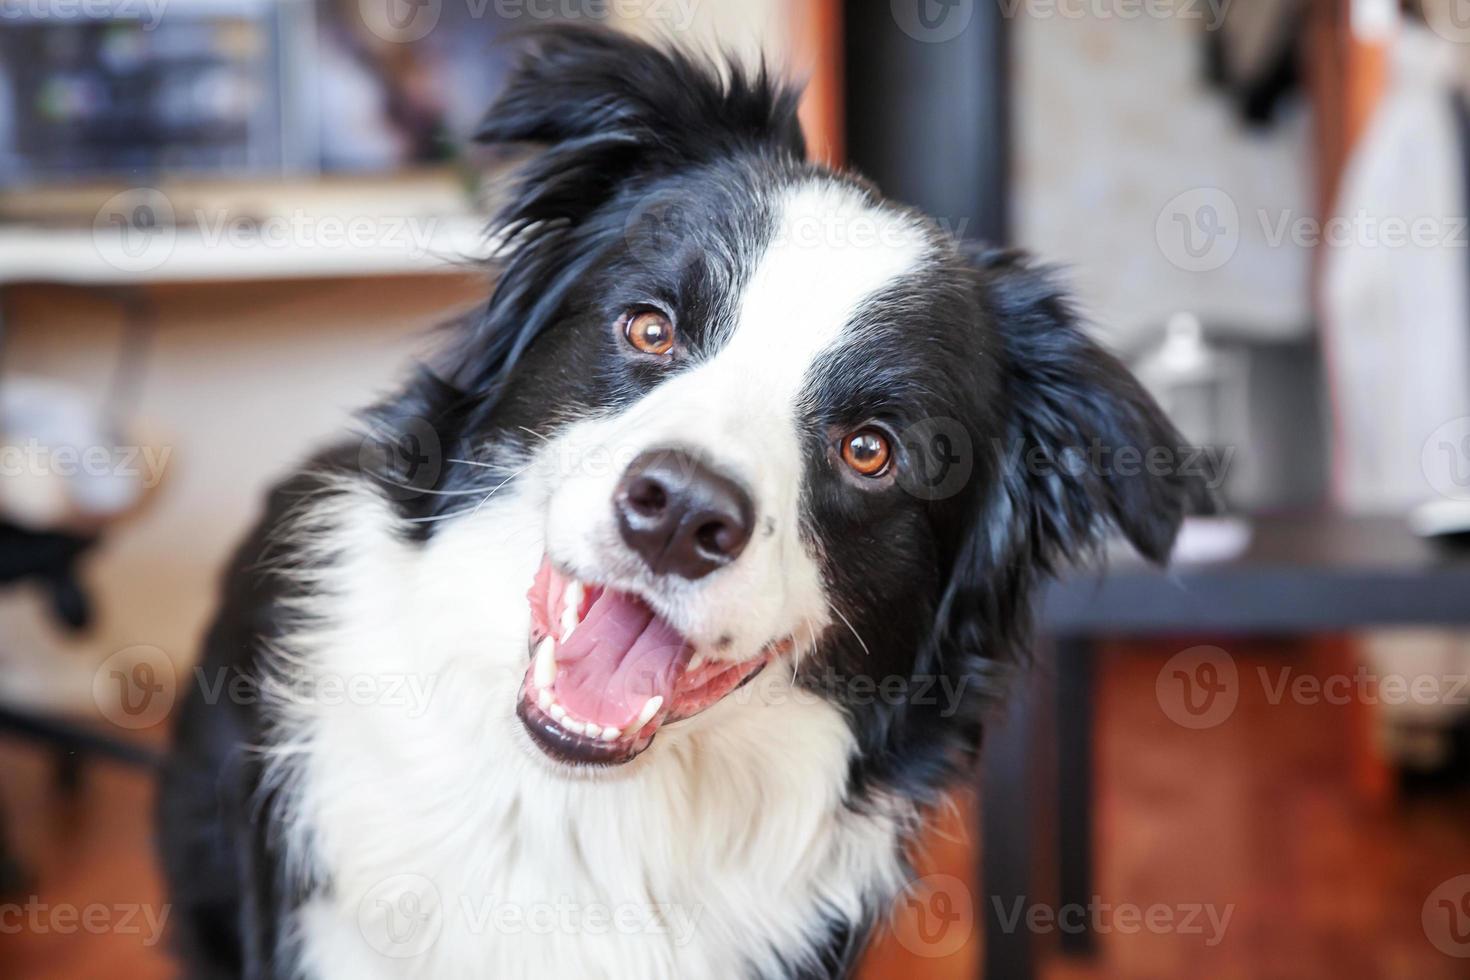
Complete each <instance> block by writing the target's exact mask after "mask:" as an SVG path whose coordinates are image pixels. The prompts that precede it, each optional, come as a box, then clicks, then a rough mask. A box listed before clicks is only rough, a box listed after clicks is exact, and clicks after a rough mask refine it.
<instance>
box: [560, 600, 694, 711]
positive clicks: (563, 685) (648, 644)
mask: <svg viewBox="0 0 1470 980" xmlns="http://www.w3.org/2000/svg"><path fill="white" fill-rule="evenodd" d="M691 653H692V651H691V650H690V648H689V646H688V644H687V643H685V641H684V637H683V636H681V635H680V634H679V632H678V631H677V630H675V629H674V628H673V627H672V626H670V625H668V624H667V623H665V622H664V621H663V620H661V619H659V618H658V617H657V616H655V615H654V614H653V610H651V609H649V608H648V606H646V605H644V604H643V603H642V602H641V601H639V600H638V599H637V598H635V597H634V596H630V595H627V594H626V593H622V592H616V591H613V590H612V589H608V590H606V591H604V592H603V593H602V595H600V596H598V598H597V600H596V601H595V602H593V603H592V608H590V609H589V610H587V616H586V618H584V619H583V620H582V623H581V625H579V626H578V627H577V628H576V629H575V630H574V631H573V633H572V636H571V639H569V640H567V641H566V642H565V643H563V644H562V645H561V646H559V647H558V648H557V651H556V666H557V671H556V682H555V684H553V685H552V687H553V690H554V691H555V693H556V700H557V701H558V702H559V703H560V704H561V705H562V706H563V707H565V708H566V709H567V710H568V711H570V712H571V713H572V714H573V715H575V716H576V717H578V718H581V719H582V720H584V721H594V722H596V723H597V724H599V725H602V726H604V727H608V726H611V727H615V728H621V729H626V728H627V727H628V726H629V725H630V724H632V723H633V722H634V721H635V720H636V719H637V718H638V715H639V714H640V713H641V712H642V711H643V706H644V705H645V704H647V703H648V699H649V698H652V697H661V698H663V699H664V700H663V703H664V705H665V707H668V706H671V705H672V704H673V703H674V693H675V691H676V690H677V688H678V684H679V677H680V675H682V674H683V672H684V668H685V667H686V666H687V665H688V663H689V657H690V654H691Z"/></svg>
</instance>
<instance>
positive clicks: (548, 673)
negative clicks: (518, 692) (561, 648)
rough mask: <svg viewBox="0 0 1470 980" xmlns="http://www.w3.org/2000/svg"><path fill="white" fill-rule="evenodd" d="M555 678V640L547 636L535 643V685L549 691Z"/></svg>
mask: <svg viewBox="0 0 1470 980" xmlns="http://www.w3.org/2000/svg"><path fill="white" fill-rule="evenodd" d="M555 680H556V641H555V640H553V639H552V638H551V637H549V636H548V637H546V639H544V640H542V641H541V642H540V643H538V644H537V645H536V686H537V687H539V688H540V689H541V690H543V691H549V690H551V685H552V683H553V682H554V681H555Z"/></svg>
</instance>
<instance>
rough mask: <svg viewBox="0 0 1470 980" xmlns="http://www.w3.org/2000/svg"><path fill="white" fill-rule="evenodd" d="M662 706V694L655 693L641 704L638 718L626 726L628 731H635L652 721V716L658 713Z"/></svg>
mask: <svg viewBox="0 0 1470 980" xmlns="http://www.w3.org/2000/svg"><path fill="white" fill-rule="evenodd" d="M663 706H664V699H663V695H661V694H655V695H654V696H653V697H651V698H649V699H648V701H647V702H646V703H645V704H644V705H643V710H642V711H640V712H638V720H637V721H635V722H633V724H631V725H629V726H628V730H629V731H637V730H638V729H640V728H642V727H643V726H644V725H646V724H648V723H649V722H650V721H653V716H654V715H656V714H658V709H659V708H662V707H663Z"/></svg>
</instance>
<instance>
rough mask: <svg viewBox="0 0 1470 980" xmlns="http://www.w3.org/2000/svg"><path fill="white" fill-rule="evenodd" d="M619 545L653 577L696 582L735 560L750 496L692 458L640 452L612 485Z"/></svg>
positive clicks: (750, 520)
mask: <svg viewBox="0 0 1470 980" xmlns="http://www.w3.org/2000/svg"><path fill="white" fill-rule="evenodd" d="M613 507H614V508H615V509H616V510H617V514H618V530H619V531H621V532H622V535H623V540H624V541H626V542H627V543H628V546H629V547H630V548H632V549H633V550H634V551H636V552H638V554H640V555H642V556H643V560H644V561H645V562H647V563H648V567H649V568H651V569H652V570H653V571H654V572H656V573H658V574H660V575H663V574H670V575H678V576H680V577H681V578H687V579H696V578H701V577H703V576H705V575H708V574H709V573H710V572H712V571H714V570H715V569H717V568H719V567H721V566H722V565H728V564H729V563H730V562H732V561H734V560H735V559H736V558H738V557H740V552H742V551H744V550H745V545H746V542H748V541H749V540H750V529H751V527H752V525H753V524H754V521H755V515H754V513H753V508H752V507H751V503H750V495H749V494H748V493H746V492H745V491H744V490H743V489H742V488H741V487H740V485H739V484H738V483H736V482H735V481H734V480H731V479H730V478H728V477H725V476H721V475H720V474H718V473H716V472H714V471H713V470H711V469H710V468H709V467H707V466H705V465H704V464H703V463H700V462H699V461H698V460H696V459H695V458H694V457H693V456H690V455H689V454H687V453H682V452H679V451H678V450H673V449H663V450H655V451H651V452H645V453H643V454H642V455H640V456H639V457H638V458H637V459H635V460H633V462H632V463H630V464H629V465H628V469H627V471H626V472H624V473H623V478H622V480H620V481H619V482H618V489H617V493H616V495H615V496H614V499H613Z"/></svg>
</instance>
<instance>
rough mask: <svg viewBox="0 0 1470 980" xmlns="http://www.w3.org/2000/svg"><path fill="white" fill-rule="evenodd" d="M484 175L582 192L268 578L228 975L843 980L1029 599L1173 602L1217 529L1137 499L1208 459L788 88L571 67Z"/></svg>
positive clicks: (1046, 306)
mask: <svg viewBox="0 0 1470 980" xmlns="http://www.w3.org/2000/svg"><path fill="white" fill-rule="evenodd" d="M481 135H482V137H483V138H484V139H485V140H487V141H493V142H497V143H499V142H506V143H520V142H526V143H536V144H541V145H543V146H544V151H543V152H542V153H541V154H540V155H539V156H536V157H535V158H533V159H532V161H531V162H530V163H528V164H527V165H526V166H525V167H524V169H523V170H522V171H521V174H520V176H519V178H518V181H517V182H516V183H515V185H514V187H513V188H512V192H511V198H510V200H509V203H508V204H507V205H506V207H505V208H504V211H503V213H502V215H501V217H500V219H499V221H498V224H497V229H498V230H499V232H500V233H501V234H503V235H504V236H505V241H506V243H507V244H506V245H505V247H504V252H503V255H504V258H503V261H502V262H501V264H500V268H499V270H498V272H499V278H498V282H497V284H496V287H495V290H494V294H493V296H492V297H491V299H490V301H489V303H488V306H487V307H486V308H485V309H484V310H483V312H482V313H481V314H480V315H479V316H478V317H477V318H476V319H475V320H474V321H473V322H471V323H469V324H467V325H465V326H464V328H463V329H462V332H461V333H460V334H459V336H458V337H457V339H456V342H455V344H454V345H453V347H452V350H450V351H449V352H448V353H447V355H446V356H445V357H444V358H443V360H442V362H440V363H439V364H437V365H436V366H435V368H434V369H433V370H424V371H422V372H421V373H420V374H419V375H418V376H417V377H416V378H415V379H414V380H412V381H411V382H410V383H408V384H407V385H406V386H405V388H404V389H403V390H402V392H401V393H400V394H398V395H397V396H396V397H395V398H393V399H392V400H390V401H389V402H387V403H386V404H383V405H380V406H379V407H378V408H377V409H375V410H374V411H373V412H372V413H371V414H370V416H369V419H370V422H371V425H372V427H373V428H374V431H375V432H378V433H386V434H387V436H386V441H387V442H388V443H390V444H391V445H393V446H399V445H402V444H404V443H405V442H406V443H408V444H411V445H412V446H413V447H414V448H413V449H412V451H411V452H407V453H397V452H379V451H377V449H376V448H375V447H376V446H377V445H378V442H375V441H371V440H370V441H369V442H367V443H364V444H359V443H357V442H353V443H352V444H350V445H344V446H343V447H342V448H339V449H337V450H334V451H330V452H327V453H324V454H323V455H321V456H319V457H318V458H317V459H315V460H314V461H313V462H312V463H311V464H310V465H309V466H307V467H305V468H304V469H303V470H302V472H301V473H300V474H299V475H297V476H295V477H293V478H291V479H290V480H288V481H286V482H285V483H284V484H283V485H281V486H280V487H279V488H278V489H277V491H276V492H275V493H274V495H273V497H272V499H271V502H270V507H269V513H268V514H267V516H266V517H265V519H264V521H263V522H262V524H261V525H260V526H259V527H258V528H257V530H256V531H255V532H254V534H253V535H252V536H251V538H250V540H249V541H248V542H247V543H246V544H245V546H244V547H243V549H242V550H241V552H240V553H239V555H238V556H237V558H236V559H235V562H234V564H233V567H232V568H231V570H230V572H229V575H228V578H227V581H226V586H225V594H224V600H223V608H222V610H221V612H220V614H219V617H218V619H217V620H216V622H215V623H214V626H213V628H212V630H211V631H210V633H209V636H208V641H207V647H206V650H205V661H204V668H203V672H202V673H201V674H200V676H201V677H216V678H217V677H219V676H220V673H221V672H224V673H225V674H227V675H228V676H229V678H230V679H231V680H232V681H239V682H240V683H238V684H233V683H228V684H226V685H225V686H224V687H223V688H221V687H218V686H214V685H208V686H206V685H203V684H201V685H198V688H199V689H198V690H195V691H194V692H193V694H192V695H191V697H190V698H189V700H188V701H187V702H186V703H185V705H184V707H183V710H182V715H181V717H180V719H179V725H178V731H177V747H176V750H175V753H174V756H173V758H172V761H171V764H170V766H169V769H168V772H167V774H166V778H165V782H164V788H163V792H162V801H161V823H162V841H163V847H164V851H165V857H166V864H167V870H168V875H169V879H170V882H171V888H172V895H173V901H174V907H175V914H174V921H175V924H176V926H177V927H178V936H177V939H178V941H179V946H180V947H181V952H182V955H183V956H184V958H185V960H186V963H187V965H188V969H189V975H191V976H199V977H225V976H229V977H240V976H243V977H250V978H266V977H298V976H299V977H305V978H312V980H321V978H339V977H342V978H351V980H370V978H387V977H424V978H433V980H454V978H466V977H493V978H496V980H512V978H520V977H528V978H529V977H562V978H578V980H583V978H596V977H606V978H630V980H631V978H638V980H657V978H667V980H693V978H719V980H725V978H733V977H750V978H757V977H759V978H770V980H775V978H796V977H835V976H842V975H845V974H846V973H847V972H848V970H849V969H850V968H851V965H852V964H853V962H854V960H855V958H856V956H857V954H858V953H859V952H860V951H861V949H862V947H863V944H864V940H865V939H866V938H867V936H868V934H869V931H870V928H871V926H872V925H873V924H874V923H875V922H876V921H878V920H879V919H880V918H881V917H882V916H883V915H884V914H885V912H886V910H887V908H888V906H889V903H890V902H891V901H892V899H893V897H894V896H895V894H896V893H897V892H898V890H900V889H901V888H902V887H903V885H904V880H905V863H904V851H905V845H906V843H907V842H908V841H909V839H910V837H911V835H912V834H913V832H914V830H915V829H916V827H917V825H918V823H919V820H920V818H921V815H922V814H923V813H924V811H925V809H926V808H927V807H929V806H931V805H933V804H934V803H935V802H937V801H938V800H939V799H940V798H941V794H942V793H943V791H944V788H945V786H946V784H947V783H948V782H949V781H950V780H951V779H952V778H955V777H958V776H960V775H962V774H964V773H965V772H966V771H967V768H966V767H967V766H968V764H969V761H970V760H971V759H972V758H973V755H974V752H975V749H976V747H977V745H978V741H979V736H980V727H981V709H982V707H983V706H984V704H985V703H986V702H987V700H988V699H989V698H991V697H993V696H994V695H995V693H996V692H997V690H998V688H999V682H1000V680H1001V679H1002V677H1003V675H1004V674H1005V672H1006V668H1007V665H1008V664H1010V663H1012V662H1014V660H1015V657H1016V654H1017V653H1019V652H1021V651H1022V650H1023V649H1024V646H1025V643H1026V641H1027V630H1028V628H1027V622H1028V618H1029V614H1028V605H1029V599H1030V596H1031V593H1032V590H1033V587H1034V586H1035V584H1036V583H1037V582H1038V580H1039V579H1040V578H1041V577H1042V576H1044V575H1045V574H1046V573H1047V572H1048V571H1049V570H1051V569H1052V568H1053V567H1054V565H1056V564H1057V563H1060V562H1062V561H1065V560H1066V559H1068V558H1070V557H1072V556H1074V555H1077V554H1078V553H1081V552H1083V551H1086V550H1088V549H1089V548H1091V547H1093V546H1095V545H1096V544H1097V543H1098V541H1099V539H1100V538H1101V537H1102V536H1103V535H1104V534H1105V533H1106V532H1107V531H1108V529H1109V528H1116V529H1119V530H1121V532H1122V533H1123V534H1124V535H1125V536H1126V537H1127V538H1128V539H1130V540H1131V541H1132V542H1133V544H1134V545H1135V546H1136V547H1137V548H1138V549H1139V550H1140V551H1142V552H1143V553H1144V554H1145V555H1147V556H1149V557H1151V558H1153V559H1155V560H1163V559H1164V558H1165V557H1166V556H1167V554H1168V553H1169V550H1170V547H1171V544H1172V541H1173V539H1174V536H1175V533H1176V531H1177V529H1178V527H1179V524H1180V521H1181V519H1182V516H1183V515H1184V513H1185V511H1186V510H1187V509H1189V508H1190V507H1191V506H1192V505H1193V504H1194V503H1195V502H1197V501H1199V500H1201V499H1202V497H1203V490H1202V486H1203V484H1202V481H1197V480H1195V479H1193V478H1191V477H1187V476H1185V475H1183V474H1182V473H1180V472H1178V471H1177V470H1174V469H1170V468H1169V467H1159V466H1157V465H1154V466H1139V465H1137V461H1136V460H1135V465H1133V466H1126V465H1123V464H1122V463H1119V464H1118V465H1114V461H1117V460H1123V459H1125V458H1127V453H1128V452H1130V451H1131V452H1133V453H1134V454H1135V455H1137V454H1147V458H1148V459H1149V460H1152V461H1154V462H1155V463H1157V461H1158V460H1159V458H1160V455H1159V454H1160V453H1163V454H1164V457H1165V458H1172V454H1174V453H1177V452H1178V451H1179V448H1180V446H1181V443H1180V441H1179V438H1178V436H1177V434H1176V433H1175V432H1174V430H1173V429H1172V428H1171V427H1170V425H1169V424H1168V422H1167V421H1166V420H1165V419H1164V418H1163V417H1162V415H1161V414H1160V412H1159V411H1158V409H1157V408H1156V407H1155V406H1154V404H1153V403H1152V402H1151V401H1150V400H1149V398H1148V397H1147V396H1146V395H1145V394H1144V392H1143V391H1142V390H1141V389H1140V388H1139V387H1138V385H1137V384H1136V383H1135V382H1134V381H1133V380H1132V379H1131V378H1130V376H1129V375H1128V374H1127V373H1126V372H1125V370H1124V369H1123V368H1122V367H1121V366H1120V365H1119V364H1118V362H1116V361H1115V360H1114V359H1113V358H1111V357H1110V356H1108V355H1107V354H1105V353H1104V352H1103V351H1102V350H1100V349H1099V348H1098V347H1097V346H1095V345H1094V344H1093V343H1091V342H1090V341H1089V340H1087V339H1086V338H1085V337H1084V335H1083V333H1082V332H1081V331H1080V330H1079V328H1078V326H1077V325H1076V324H1075V323H1074V321H1073V318H1072V315H1071V313H1070V311H1069V306H1068V303H1067V300H1066V298H1065V297H1064V296H1063V295H1062V294H1061V293H1060V292H1059V290H1058V288H1057V287H1056V285H1055V284H1054V283H1053V281H1052V280H1051V279H1050V278H1049V277H1048V276H1047V274H1046V273H1044V272H1042V271H1039V270H1037V269H1035V268H1033V267H1031V266H1029V265H1028V264H1027V263H1026V262H1025V261H1024V260H1022V259H1019V258H1017V257H1015V256H1013V255H1010V254H1000V253H995V252H986V251H981V250H974V251H971V250H967V249H965V248H964V247H963V246H962V245H961V244H960V243H958V242H956V241H954V240H952V239H951V238H950V237H948V236H947V235H945V234H944V233H942V232H941V231H940V230H938V228H937V227H936V226H935V224H933V223H932V222H930V221H928V220H926V219H925V218H923V217H922V216H921V215H919V214H916V213H914V212H913V211H911V210H908V209H906V208H903V207H899V206H896V205H894V204H892V203H889V202H886V201H884V200H883V199H882V198H881V197H879V196H878V195H877V193H876V192H875V191H874V190H873V188H871V187H870V186H868V185H866V184H864V183H863V182H862V181H861V180H859V179H857V178H854V177H852V176H850V175H846V174H840V173H833V172H831V171H830V170H827V169H824V168H822V167H819V166H815V165H812V164H810V163H808V162H806V161H805V159H804V156H805V151H804V144H803V138H802V133H801V131H800V128H799V126H798V123H797V121H796V95H795V94H794V93H793V92H792V91H790V90H788V89H786V88H783V87H781V86H780V85H778V84H776V83H774V82H773V81H772V80H771V79H770V78H768V77H767V76H766V75H765V73H764V72H760V73H750V72H742V71H740V70H738V69H736V68H733V67H730V66H724V67H722V68H715V67H712V66H706V65H703V64H702V63H700V62H698V61H696V60H693V59H691V58H689V57H686V56H683V55H680V54H676V53H669V52H666V51H663V50H659V49H655V48H653V47H650V46H647V45H645V44H642V43H640V42H636V41H633V40H630V39H627V38H623V37H620V36H617V35H613V34H609V33H602V32H594V31H586V30H576V31H572V30H554V31H551V32H549V33H546V34H544V35H542V36H540V37H539V38H538V39H537V41H536V43H535V44H534V45H533V47H532V49H531V51H530V53H529V55H528V57H527V58H526V59H525V60H524V61H523V62H522V64H521V65H520V67H519V69H518V70H517V72H516V73H515V74H514V76H513V77H512V79H511V80H510V82H509V85H508V88H507V89H506V91H505V92H504V94H503V95H502V97H501V98H500V100H499V101H498V102H497V103H496V105H495V106H494V107H493V108H492V110H491V112H490V114H489V116H488V119H487V121H486V123H485V126H484V129H483V131H482V133H481ZM364 447H366V448H364ZM232 692H233V693H232ZM211 694H213V696H211ZM415 694H417V695H422V697H418V696H415ZM247 695H248V696H247Z"/></svg>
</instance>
